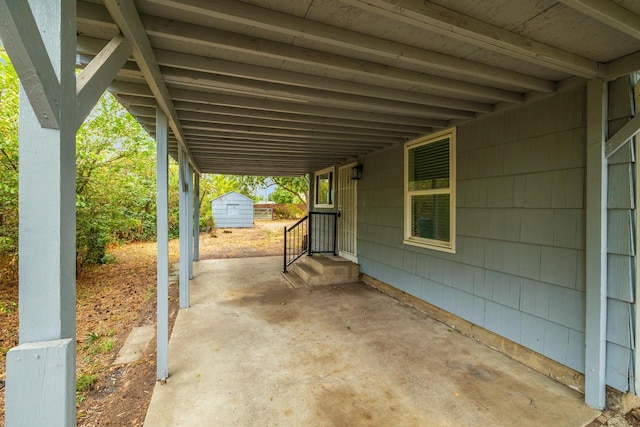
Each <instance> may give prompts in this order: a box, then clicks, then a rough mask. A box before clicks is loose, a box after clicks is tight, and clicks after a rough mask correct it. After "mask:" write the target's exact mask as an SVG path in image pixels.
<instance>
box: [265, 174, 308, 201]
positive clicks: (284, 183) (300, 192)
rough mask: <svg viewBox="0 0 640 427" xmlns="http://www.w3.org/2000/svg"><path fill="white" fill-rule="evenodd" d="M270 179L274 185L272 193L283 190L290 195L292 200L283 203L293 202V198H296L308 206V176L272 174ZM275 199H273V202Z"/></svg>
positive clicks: (280, 192) (279, 192)
mask: <svg viewBox="0 0 640 427" xmlns="http://www.w3.org/2000/svg"><path fill="white" fill-rule="evenodd" d="M271 180H272V181H273V183H274V184H275V185H276V191H274V193H277V194H282V192H285V193H289V194H291V195H292V199H291V200H292V201H291V202H285V203H295V198H298V200H300V202H301V203H302V204H304V205H305V206H308V195H309V178H308V176H307V175H304V176H300V177H282V176H273V177H271ZM276 197H279V196H276ZM275 201H276V200H275V199H274V202H275ZM278 203H281V202H278Z"/></svg>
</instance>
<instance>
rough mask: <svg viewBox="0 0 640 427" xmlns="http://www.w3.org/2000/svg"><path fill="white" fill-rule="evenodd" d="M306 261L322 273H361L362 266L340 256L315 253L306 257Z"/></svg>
mask: <svg viewBox="0 0 640 427" xmlns="http://www.w3.org/2000/svg"><path fill="white" fill-rule="evenodd" d="M305 262H306V263H307V264H309V265H310V266H311V267H313V269H314V270H316V271H318V272H319V273H320V274H354V275H358V274H359V273H360V266H359V265H358V264H354V263H353V262H351V261H349V260H347V259H344V258H342V257H339V256H324V255H314V256H310V257H306V259H305Z"/></svg>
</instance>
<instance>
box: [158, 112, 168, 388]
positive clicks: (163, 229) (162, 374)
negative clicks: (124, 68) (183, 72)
mask: <svg viewBox="0 0 640 427" xmlns="http://www.w3.org/2000/svg"><path fill="white" fill-rule="evenodd" d="M168 129H169V125H168V121H167V116H166V115H165V114H164V113H163V112H162V110H161V109H160V108H156V143H157V148H156V150H157V154H156V156H157V158H156V213H157V218H156V221H157V229H156V238H157V241H158V264H157V273H158V274H157V276H158V279H157V280H158V283H157V289H158V290H157V298H158V310H157V334H158V339H157V347H158V353H157V366H156V372H157V378H158V379H159V380H164V379H167V378H168V377H169V356H168V355H169V196H168V187H169V175H168V173H169V172H168V159H169V158H168V149H167V133H168Z"/></svg>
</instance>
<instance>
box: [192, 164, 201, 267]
mask: <svg viewBox="0 0 640 427" xmlns="http://www.w3.org/2000/svg"><path fill="white" fill-rule="evenodd" d="M193 194H194V197H193V235H194V240H193V260H194V261H200V174H199V173H197V172H196V173H195V178H194V182H193Z"/></svg>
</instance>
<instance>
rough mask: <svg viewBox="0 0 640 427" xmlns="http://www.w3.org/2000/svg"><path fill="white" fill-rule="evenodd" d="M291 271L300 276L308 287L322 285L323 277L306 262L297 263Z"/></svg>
mask: <svg viewBox="0 0 640 427" xmlns="http://www.w3.org/2000/svg"><path fill="white" fill-rule="evenodd" d="M292 267H293V268H292V269H291V271H292V272H293V273H294V274H296V275H298V277H299V278H300V279H302V281H303V282H304V283H306V284H307V286H316V285H321V284H322V283H321V282H322V275H321V274H320V273H319V272H317V271H316V270H314V269H313V268H312V267H311V266H309V265H308V264H306V263H305V262H296V263H295V264H293V265H292Z"/></svg>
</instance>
